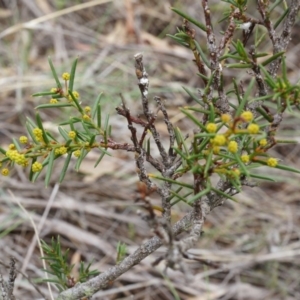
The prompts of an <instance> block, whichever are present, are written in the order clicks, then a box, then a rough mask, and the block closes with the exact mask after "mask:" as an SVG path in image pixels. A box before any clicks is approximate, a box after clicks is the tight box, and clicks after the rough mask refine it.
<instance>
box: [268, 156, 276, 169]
mask: <svg viewBox="0 0 300 300" xmlns="http://www.w3.org/2000/svg"><path fill="white" fill-rule="evenodd" d="M267 165H268V166H269V167H272V168H274V167H276V166H277V165H278V160H277V159H276V158H274V157H270V158H269V159H268V160H267Z"/></svg>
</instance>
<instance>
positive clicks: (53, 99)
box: [49, 98, 58, 104]
mask: <svg viewBox="0 0 300 300" xmlns="http://www.w3.org/2000/svg"><path fill="white" fill-rule="evenodd" d="M49 102H50V104H56V103H57V102H58V101H57V99H55V98H51V99H50V101H49Z"/></svg>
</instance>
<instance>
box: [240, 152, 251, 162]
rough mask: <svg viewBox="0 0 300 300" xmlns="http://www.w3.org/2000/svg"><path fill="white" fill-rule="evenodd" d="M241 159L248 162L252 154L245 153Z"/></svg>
mask: <svg viewBox="0 0 300 300" xmlns="http://www.w3.org/2000/svg"><path fill="white" fill-rule="evenodd" d="M241 160H242V162H243V163H245V164H246V163H248V162H249V161H250V156H249V155H247V154H244V155H242V156H241Z"/></svg>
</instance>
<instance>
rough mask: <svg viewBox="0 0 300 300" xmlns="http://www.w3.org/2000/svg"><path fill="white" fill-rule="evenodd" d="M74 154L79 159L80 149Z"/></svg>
mask: <svg viewBox="0 0 300 300" xmlns="http://www.w3.org/2000/svg"><path fill="white" fill-rule="evenodd" d="M73 154H74V156H75V157H79V156H80V154H81V151H80V150H79V149H78V150H76V151H74V152H73Z"/></svg>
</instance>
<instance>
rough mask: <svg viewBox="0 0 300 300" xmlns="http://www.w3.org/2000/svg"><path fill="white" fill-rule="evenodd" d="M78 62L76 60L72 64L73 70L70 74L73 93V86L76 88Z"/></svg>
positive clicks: (70, 87) (70, 85)
mask: <svg viewBox="0 0 300 300" xmlns="http://www.w3.org/2000/svg"><path fill="white" fill-rule="evenodd" d="M77 61H78V59H77V58H76V59H75V60H74V62H73V64H72V69H71V73H70V80H69V90H70V91H71V92H72V91H73V86H74V80H75V73H76V66H77Z"/></svg>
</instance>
